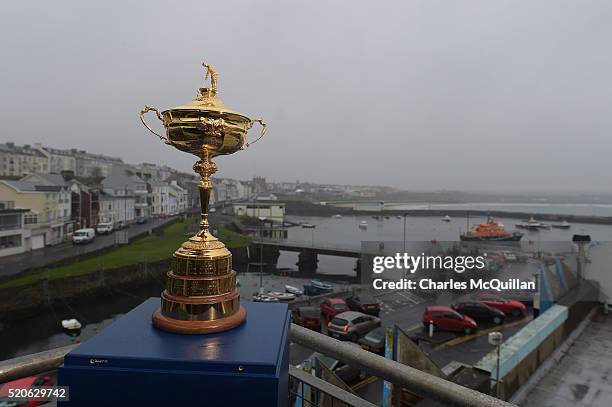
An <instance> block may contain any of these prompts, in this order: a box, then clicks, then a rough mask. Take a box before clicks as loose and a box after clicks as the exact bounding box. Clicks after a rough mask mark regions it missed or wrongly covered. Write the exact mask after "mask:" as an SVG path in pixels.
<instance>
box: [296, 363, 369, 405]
mask: <svg viewBox="0 0 612 407" xmlns="http://www.w3.org/2000/svg"><path fill="white" fill-rule="evenodd" d="M322 400H325V405H326V406H330V407H345V406H350V407H376V405H375V404H372V403H370V402H369V401H367V400H364V399H362V398H360V397H358V396H356V395H354V394H353V393H351V392H348V391H346V390H343V389H341V388H339V387H336V386H334V385H333V384H331V383H329V382H326V381H325V380H323V379H320V378H318V377H316V376H313V375H311V374H309V373H306V372H305V371H303V370H301V369H298V368H297V367H295V366H289V405H290V406H294V405H296V402H299V404H301V405H302V407H316V406H319V405H320V404H319V401H322Z"/></svg>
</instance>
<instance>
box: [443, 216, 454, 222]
mask: <svg viewBox="0 0 612 407" xmlns="http://www.w3.org/2000/svg"><path fill="white" fill-rule="evenodd" d="M451 220H452V219H451V217H450V216H448V215H446V216H444V217H443V218H442V222H450V221H451Z"/></svg>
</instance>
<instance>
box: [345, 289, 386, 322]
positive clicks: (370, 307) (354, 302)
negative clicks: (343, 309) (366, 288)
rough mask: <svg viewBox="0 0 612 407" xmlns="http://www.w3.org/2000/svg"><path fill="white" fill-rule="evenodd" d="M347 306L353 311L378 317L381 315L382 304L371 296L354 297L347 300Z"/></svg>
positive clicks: (360, 295)
mask: <svg viewBox="0 0 612 407" xmlns="http://www.w3.org/2000/svg"><path fill="white" fill-rule="evenodd" d="M346 305H348V307H349V308H350V309H351V310H352V311H358V312H363V313H364V314H369V315H374V316H376V317H377V316H378V315H379V314H380V304H379V303H378V301H376V299H375V298H374V297H373V296H372V295H370V294H359V295H353V296H352V297H349V298H347V299H346Z"/></svg>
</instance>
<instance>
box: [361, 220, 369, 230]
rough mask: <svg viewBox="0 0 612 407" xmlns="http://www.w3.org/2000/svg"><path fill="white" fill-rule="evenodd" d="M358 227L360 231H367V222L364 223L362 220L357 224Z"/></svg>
mask: <svg viewBox="0 0 612 407" xmlns="http://www.w3.org/2000/svg"><path fill="white" fill-rule="evenodd" d="M359 227H360V228H361V229H367V228H368V222H366V221H365V220H362V221H361V222H359Z"/></svg>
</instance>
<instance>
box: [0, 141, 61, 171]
mask: <svg viewBox="0 0 612 407" xmlns="http://www.w3.org/2000/svg"><path fill="white" fill-rule="evenodd" d="M48 167H49V159H48V158H47V156H46V155H45V154H43V153H42V152H41V151H40V150H38V149H36V148H32V147H31V146H29V145H27V144H26V145H24V146H17V145H15V143H12V142H7V143H4V144H0V176H2V177H22V176H24V175H28V174H34V173H37V172H47V171H48Z"/></svg>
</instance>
